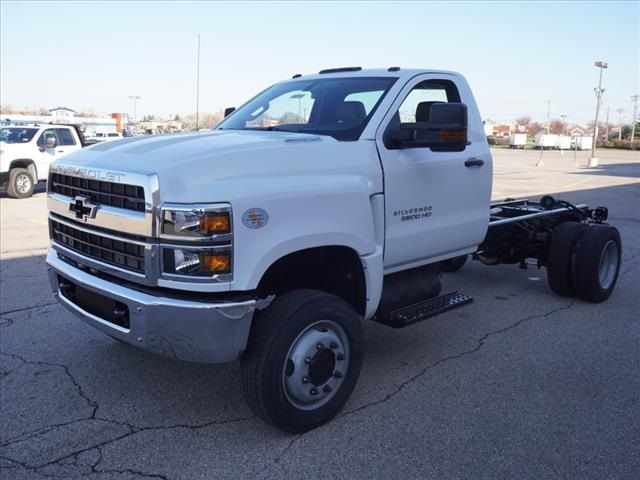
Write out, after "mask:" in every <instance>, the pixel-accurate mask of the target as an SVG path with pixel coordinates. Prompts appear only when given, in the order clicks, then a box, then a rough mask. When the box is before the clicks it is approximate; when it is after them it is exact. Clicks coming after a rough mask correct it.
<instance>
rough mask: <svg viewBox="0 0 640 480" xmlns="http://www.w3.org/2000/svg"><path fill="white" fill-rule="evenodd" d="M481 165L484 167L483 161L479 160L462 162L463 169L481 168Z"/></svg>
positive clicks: (472, 159)
mask: <svg viewBox="0 0 640 480" xmlns="http://www.w3.org/2000/svg"><path fill="white" fill-rule="evenodd" d="M482 165H484V160H481V159H479V158H468V159H467V160H465V161H464V166H465V167H481V166H482Z"/></svg>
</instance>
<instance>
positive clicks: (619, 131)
mask: <svg viewBox="0 0 640 480" xmlns="http://www.w3.org/2000/svg"><path fill="white" fill-rule="evenodd" d="M616 112H618V140H622V112H624V108H619V109H617V110H616Z"/></svg>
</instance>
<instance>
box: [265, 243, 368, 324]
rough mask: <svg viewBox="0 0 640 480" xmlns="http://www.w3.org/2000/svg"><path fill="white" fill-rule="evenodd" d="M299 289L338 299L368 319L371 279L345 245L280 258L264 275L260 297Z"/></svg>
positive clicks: (326, 246) (356, 254)
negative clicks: (329, 295) (321, 293)
mask: <svg viewBox="0 0 640 480" xmlns="http://www.w3.org/2000/svg"><path fill="white" fill-rule="evenodd" d="M296 289H313V290H320V291H324V292H327V293H330V294H333V295H336V296H338V297H340V298H342V299H344V300H345V301H347V302H348V303H349V304H350V305H351V306H352V307H353V308H354V310H355V311H356V312H357V313H358V314H359V315H362V316H364V315H365V311H366V308H367V279H366V275H365V267H364V265H363V262H362V259H361V257H360V255H359V254H358V252H357V251H356V250H355V249H353V248H351V247H348V246H345V245H325V246H315V247H309V248H304V249H300V250H296V251H292V252H289V253H287V254H285V255H282V256H280V257H279V258H278V259H277V260H275V261H274V262H272V263H271V265H270V266H269V267H268V268H267V269H266V270H265V271H264V273H263V274H262V275H261V277H260V280H259V282H258V286H257V292H258V294H259V295H260V296H268V295H278V294H282V293H284V292H288V291H291V290H296Z"/></svg>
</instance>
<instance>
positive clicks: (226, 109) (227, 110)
mask: <svg viewBox="0 0 640 480" xmlns="http://www.w3.org/2000/svg"><path fill="white" fill-rule="evenodd" d="M235 109H236V107H227V108H225V109H224V118H227V117H228V116H229V115H231V114H232V113H233V112H234V111H235Z"/></svg>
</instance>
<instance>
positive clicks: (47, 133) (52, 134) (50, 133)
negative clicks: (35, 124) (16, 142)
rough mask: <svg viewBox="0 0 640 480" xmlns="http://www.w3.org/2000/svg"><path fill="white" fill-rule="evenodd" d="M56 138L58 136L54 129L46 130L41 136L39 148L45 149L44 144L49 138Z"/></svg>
mask: <svg viewBox="0 0 640 480" xmlns="http://www.w3.org/2000/svg"><path fill="white" fill-rule="evenodd" d="M55 136H56V132H55V131H54V130H53V128H49V129H47V130H45V131H44V132H42V134H41V135H40V138H38V142H37V143H38V146H39V147H44V143H45V141H46V139H47V137H55ZM58 143H59V142H58Z"/></svg>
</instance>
